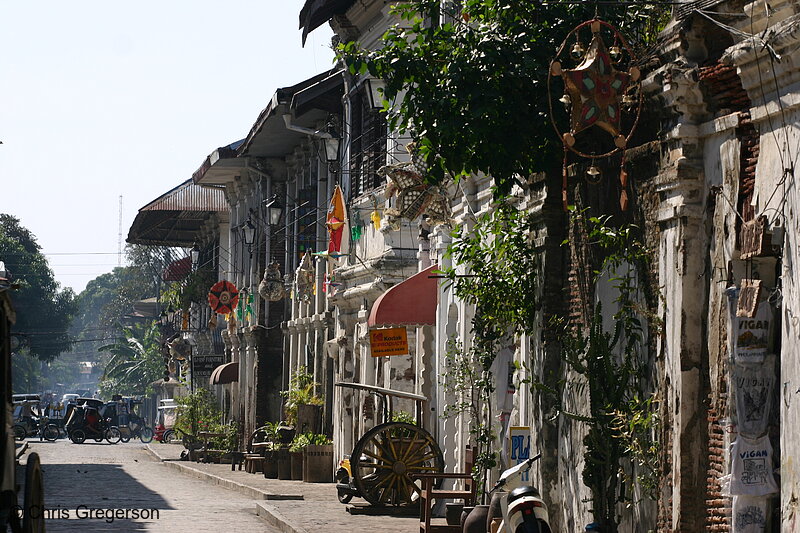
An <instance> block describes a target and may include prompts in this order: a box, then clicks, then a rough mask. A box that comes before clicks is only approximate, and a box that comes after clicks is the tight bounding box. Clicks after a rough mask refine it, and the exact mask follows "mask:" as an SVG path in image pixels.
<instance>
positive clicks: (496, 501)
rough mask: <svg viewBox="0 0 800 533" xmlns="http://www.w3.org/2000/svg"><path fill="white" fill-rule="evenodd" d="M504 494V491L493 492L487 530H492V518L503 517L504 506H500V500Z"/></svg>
mask: <svg viewBox="0 0 800 533" xmlns="http://www.w3.org/2000/svg"><path fill="white" fill-rule="evenodd" d="M504 494H505V493H504V492H494V493H492V499H491V501H490V502H489V514H488V515H487V516H486V531H491V530H492V520H494V519H495V518H500V519H502V518H503V508H502V507H501V506H500V501H501V500H502V499H503V496H504Z"/></svg>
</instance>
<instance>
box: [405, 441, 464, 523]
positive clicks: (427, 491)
mask: <svg viewBox="0 0 800 533" xmlns="http://www.w3.org/2000/svg"><path fill="white" fill-rule="evenodd" d="M474 463H475V452H474V451H473V449H472V448H470V447H467V449H466V450H465V452H464V471H463V472H434V473H426V474H415V475H414V476H413V477H414V479H419V480H420V481H422V493H421V494H420V498H419V531H420V533H428V532H431V533H461V526H460V525H457V526H451V525H446V524H431V519H432V515H433V506H434V502H435V500H464V505H465V506H467V505H473V504H474V503H475V490H476V486H475V480H473V479H472V466H473V465H474ZM440 479H441V480H447V479H452V480H456V481H458V480H463V483H464V489H463V490H458V489H437V488H434V486H435V485H436V481H437V480H440Z"/></svg>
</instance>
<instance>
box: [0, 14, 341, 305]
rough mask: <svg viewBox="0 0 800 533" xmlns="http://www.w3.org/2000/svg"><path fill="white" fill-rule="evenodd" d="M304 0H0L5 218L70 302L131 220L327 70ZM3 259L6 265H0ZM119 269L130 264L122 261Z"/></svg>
mask: <svg viewBox="0 0 800 533" xmlns="http://www.w3.org/2000/svg"><path fill="white" fill-rule="evenodd" d="M302 6H303V1H302V0H286V1H280V2H278V1H274V0H252V1H249V0H226V1H225V2H210V1H206V0H191V1H184V0H172V1H170V2H163V1H159V2H155V1H149V0H146V1H139V2H109V1H108V0H103V1H97V0H76V1H74V2H64V1H63V0H40V1H36V0H29V1H22V2H13V1H11V0H0V141H2V143H3V144H0V213H6V214H11V215H14V216H16V217H17V218H18V219H20V222H21V224H22V225H23V226H24V227H26V228H27V229H29V230H30V231H31V232H32V233H33V234H34V235H35V236H36V238H37V240H38V243H39V245H40V246H41V248H42V252H43V253H44V254H45V255H46V257H47V259H48V261H49V264H50V267H51V268H52V269H53V271H54V273H55V277H56V280H57V281H59V282H60V283H61V285H62V287H72V288H73V290H75V292H76V293H78V292H80V291H81V290H83V289H84V288H85V286H86V284H87V283H88V282H89V281H90V280H92V279H94V278H95V277H97V276H98V275H100V274H103V273H106V272H110V271H111V270H112V269H113V268H114V267H115V266H117V265H118V263H119V260H120V257H119V256H118V254H117V252H118V249H119V248H118V243H119V234H120V231H119V228H120V224H119V217H120V196H122V210H121V211H122V240H123V243H122V245H123V247H124V245H125V243H124V240H125V238H126V237H127V234H128V229H129V228H130V226H131V223H132V222H133V219H134V217H135V216H136V213H137V211H138V210H139V209H140V208H141V207H143V206H145V205H147V204H148V203H149V202H151V201H152V200H154V199H156V198H157V197H159V196H161V195H162V194H163V193H165V192H167V191H168V190H170V189H172V188H173V187H175V186H176V185H178V184H180V183H181V182H183V181H185V180H187V179H189V178H190V177H191V175H192V173H193V172H194V171H195V170H196V169H197V168H198V167H199V166H200V164H201V163H202V162H203V160H204V159H205V157H206V156H207V155H208V154H210V153H211V152H213V151H214V150H215V149H216V148H217V147H220V146H225V145H227V144H230V143H231V142H233V141H236V140H239V139H241V138H243V137H245V136H246V135H247V133H248V132H249V130H250V128H251V126H252V125H253V123H254V122H255V120H256V118H257V117H258V114H259V112H260V111H261V110H262V109H263V108H264V107H266V105H267V103H268V102H269V100H270V98H271V97H272V95H273V93H274V92H275V90H276V89H277V88H279V87H285V86H289V85H294V84H296V83H298V82H300V81H302V80H304V79H307V78H310V77H311V76H313V75H315V74H317V73H319V72H323V71H325V70H327V69H330V68H331V67H332V65H333V55H334V54H333V52H332V51H331V49H330V41H331V35H332V32H331V30H330V28H329V27H328V26H327V25H324V26H323V27H321V28H318V29H317V30H315V31H313V32H312V33H311V34H310V35H309V37H308V40H307V41H306V45H305V47H302V46H301V40H300V38H301V34H300V31H299V30H298V15H299V13H300V9H301V8H302ZM0 260H2V258H0ZM122 261H123V264H124V259H122Z"/></svg>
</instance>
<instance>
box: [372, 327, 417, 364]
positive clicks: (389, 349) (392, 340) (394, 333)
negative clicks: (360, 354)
mask: <svg viewBox="0 0 800 533" xmlns="http://www.w3.org/2000/svg"><path fill="white" fill-rule="evenodd" d="M369 348H370V353H371V354H372V357H386V356H390V355H408V332H407V331H406V328H386V329H373V330H370V332H369Z"/></svg>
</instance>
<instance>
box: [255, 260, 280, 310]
mask: <svg viewBox="0 0 800 533" xmlns="http://www.w3.org/2000/svg"><path fill="white" fill-rule="evenodd" d="M258 294H259V296H261V297H262V298H264V299H265V300H266V301H268V302H277V301H280V300H281V299H283V297H284V296H285V295H286V289H284V287H283V276H281V269H280V265H278V263H277V262H274V263H270V264H269V265H267V268H266V270H264V277H263V279H262V280H261V282H260V283H259V284H258Z"/></svg>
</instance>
